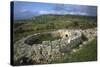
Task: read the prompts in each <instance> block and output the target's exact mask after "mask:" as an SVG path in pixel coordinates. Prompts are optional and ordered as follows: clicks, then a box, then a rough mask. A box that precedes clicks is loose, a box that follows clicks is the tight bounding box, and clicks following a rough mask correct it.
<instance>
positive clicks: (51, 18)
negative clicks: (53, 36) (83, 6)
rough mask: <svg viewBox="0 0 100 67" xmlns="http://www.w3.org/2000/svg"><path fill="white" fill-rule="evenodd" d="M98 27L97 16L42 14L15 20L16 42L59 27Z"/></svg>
mask: <svg viewBox="0 0 100 67" xmlns="http://www.w3.org/2000/svg"><path fill="white" fill-rule="evenodd" d="M93 27H97V17H96V16H79V15H76V16H75V15H53V14H48V15H40V16H35V17H33V18H32V19H29V20H15V21H14V23H13V33H14V35H13V36H14V42H15V41H17V40H19V39H20V38H22V37H26V36H27V35H30V34H34V33H39V32H45V31H52V30H57V29H68V28H69V29H87V28H93Z"/></svg>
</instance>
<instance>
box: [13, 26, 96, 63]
mask: <svg viewBox="0 0 100 67" xmlns="http://www.w3.org/2000/svg"><path fill="white" fill-rule="evenodd" d="M40 34H41V33H37V34H33V35H30V36H28V37H26V38H23V39H21V40H19V41H17V42H16V43H15V44H14V61H15V63H16V64H23V63H27V64H28V63H32V64H38V63H42V64H43V63H50V62H51V61H52V60H54V59H58V58H60V57H61V56H62V55H64V53H66V52H68V51H70V50H71V49H72V48H74V47H76V46H78V45H80V44H81V43H83V42H84V41H85V40H84V38H87V40H89V39H93V38H94V37H96V34H97V32H96V28H95V29H86V30H79V29H78V30H71V29H69V30H66V29H61V30H57V31H52V32H45V33H42V34H45V35H46V34H48V35H49V36H53V37H57V36H60V37H61V38H60V39H56V40H52V41H51V40H50V41H49V40H48V41H42V42H40V43H35V41H36V40H34V38H36V37H34V36H39V35H40ZM83 35H84V37H83ZM37 40H38V39H37Z"/></svg>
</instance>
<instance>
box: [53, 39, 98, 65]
mask: <svg viewBox="0 0 100 67" xmlns="http://www.w3.org/2000/svg"><path fill="white" fill-rule="evenodd" d="M96 60H97V39H94V40H92V41H91V42H89V43H87V44H85V45H84V46H83V47H82V48H80V49H79V50H78V51H77V52H73V53H66V54H65V56H64V57H62V58H61V59H58V60H54V61H53V62H52V63H66V62H85V61H96Z"/></svg>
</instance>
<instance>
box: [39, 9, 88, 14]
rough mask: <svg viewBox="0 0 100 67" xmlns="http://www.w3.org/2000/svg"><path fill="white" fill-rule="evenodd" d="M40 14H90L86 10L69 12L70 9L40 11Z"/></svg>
mask: <svg viewBox="0 0 100 67" xmlns="http://www.w3.org/2000/svg"><path fill="white" fill-rule="evenodd" d="M39 14H63V15H64V14H71V15H88V13H85V12H68V11H53V10H52V11H39Z"/></svg>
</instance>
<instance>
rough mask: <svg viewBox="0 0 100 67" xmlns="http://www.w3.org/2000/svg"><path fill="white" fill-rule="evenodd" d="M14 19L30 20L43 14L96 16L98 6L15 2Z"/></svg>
mask: <svg viewBox="0 0 100 67" xmlns="http://www.w3.org/2000/svg"><path fill="white" fill-rule="evenodd" d="M13 7H14V19H15V20H18V19H29V18H32V17H33V16H38V15H42V14H59V15H67V14H70V15H86V16H96V15H97V7H96V6H86V5H72V4H54V3H39V2H23V1H14V6H13Z"/></svg>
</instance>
